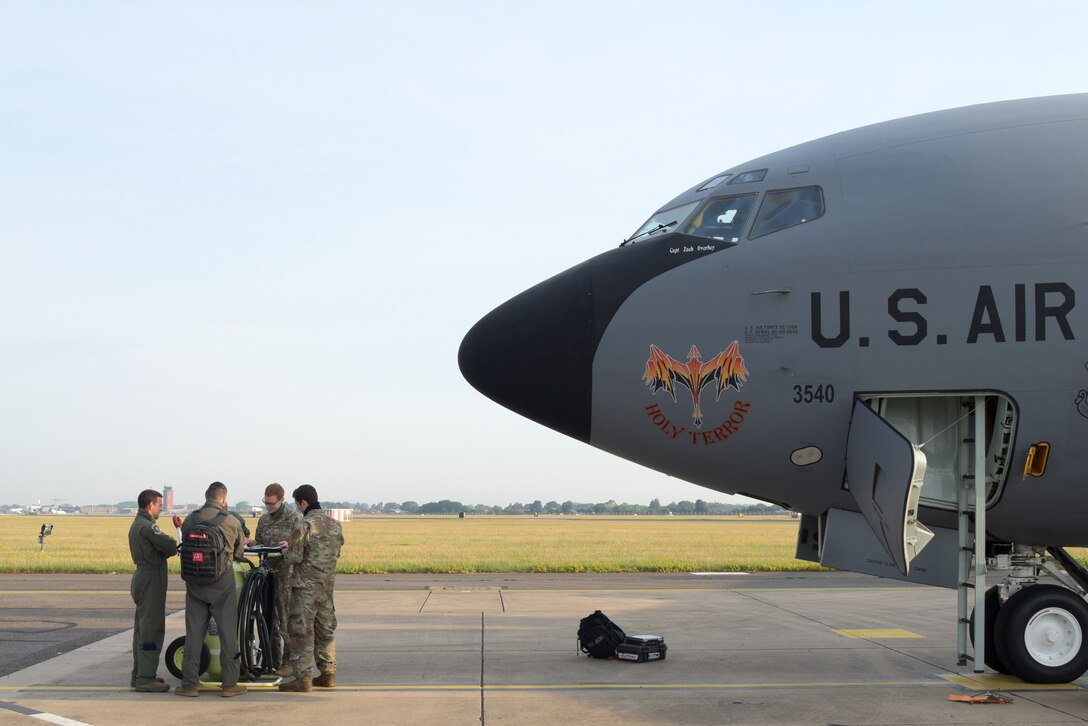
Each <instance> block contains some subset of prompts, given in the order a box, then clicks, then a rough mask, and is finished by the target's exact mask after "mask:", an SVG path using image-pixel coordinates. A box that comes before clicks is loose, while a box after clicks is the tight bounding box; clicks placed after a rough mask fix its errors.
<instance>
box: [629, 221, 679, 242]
mask: <svg viewBox="0 0 1088 726" xmlns="http://www.w3.org/2000/svg"><path fill="white" fill-rule="evenodd" d="M674 224H676V220H675V219H674V220H673V221H671V222H665V223H664V224H659V225H657V226H656V227H654V228H652V229H648V230H646V231H645V232H639V233H638V234H636V235H634V236H633V237H630V238H628V239H625V240H624V241H623V242H620V247H623V246H624V245H626V244H631V243H632V242H634V241H635V240H636V239H638V238H639V237H648V236H650V235H651V234H653V233H654V232H660V231H661V230H663V229H668V228H669V227H671V226H673V225H674Z"/></svg>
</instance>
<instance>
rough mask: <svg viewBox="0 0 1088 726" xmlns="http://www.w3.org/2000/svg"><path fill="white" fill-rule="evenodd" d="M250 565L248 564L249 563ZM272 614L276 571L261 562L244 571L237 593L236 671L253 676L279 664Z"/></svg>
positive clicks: (273, 610)
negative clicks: (238, 661)
mask: <svg viewBox="0 0 1088 726" xmlns="http://www.w3.org/2000/svg"><path fill="white" fill-rule="evenodd" d="M251 566H252V565H251ZM275 615H276V574H275V573H274V572H272V570H270V569H269V568H268V567H267V566H265V565H264V564H263V563H262V564H261V566H260V567H257V568H255V569H252V570H250V571H249V573H248V574H246V577H245V581H244V582H243V584H242V594H241V595H239V596H238V650H239V651H240V653H241V657H242V663H241V673H240V675H241V676H243V677H245V678H247V679H249V680H253V679H256V678H260V677H261V676H262V675H265V674H269V673H272V672H274V671H275V670H276V669H277V668H279V667H280V664H279V663H277V662H274V661H275V660H276V649H275V648H274V647H273V644H272V635H273V633H272V630H273V623H274V622H275Z"/></svg>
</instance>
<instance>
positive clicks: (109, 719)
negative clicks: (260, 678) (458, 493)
mask: <svg viewBox="0 0 1088 726" xmlns="http://www.w3.org/2000/svg"><path fill="white" fill-rule="evenodd" d="M128 581H129V578H128V576H125V575H99V576H94V575H86V576H80V575H40V576H32V575H5V576H0V675H2V677H0V726H8V724H13V725H14V724H32V723H35V722H38V721H42V720H44V721H47V722H50V723H56V724H68V725H72V726H78V724H94V725H107V724H148V723H164V724H165V723H193V722H197V720H198V719H203V722H204V723H238V724H277V725H281V724H285V723H291V722H292V720H294V721H298V722H305V723H323V722H324V723H340V722H366V723H373V724H410V725H411V726H419V724H427V723H444V724H447V723H448V724H481V725H483V724H602V723H603V724H612V723H616V724H947V723H1015V724H1020V725H1026V724H1072V723H1083V722H1085V721H1088V692H1086V688H1088V681H1086V680H1081V681H1077V682H1075V683H1072V684H1068V685H1061V686H1032V685H1029V684H1025V683H1022V682H1020V681H1018V680H1016V679H1013V678H1009V677H1007V676H999V675H997V674H983V675H979V674H975V673H974V672H973V666H972V665H971V664H970V663H968V664H967V665H964V666H961V665H959V664H958V662H957V660H958V659H957V654H956V593H955V592H954V591H952V590H946V589H940V588H934V587H925V586H917V585H910V584H906V583H899V582H894V581H890V580H883V579H879V578H874V577H869V576H866V575H858V574H853V573H837V572H833V573H773V574H751V575H746V574H725V573H709V574H701V575H700V574H609V575H593V574H586V575H555V574H501V575H499V574H496V575H393V576H391V575H356V576H343V575H342V576H339V577H338V579H337V589H336V608H337V618H338V621H339V625H338V628H337V631H336V644H337V658H338V668H337V672H336V682H337V685H336V687H335V688H331V689H316V688H315V689H314V691H312V692H311V693H297V694H296V693H280V692H279V691H277V690H275V689H273V688H267V687H266V688H260V689H254V690H252V691H251V692H250V693H247V694H245V695H243V696H240V697H237V698H232V699H222V698H219V697H218V693H217V690H216V689H214V688H212V687H207V688H205V689H203V690H202V691H201V693H200V697H199V698H196V699H187V698H178V697H176V696H174V695H173V694H172V693H136V692H135V691H133V690H132V689H131V688H129V687H128V681H129V674H130V671H131V664H132V655H131V644H132V631H131V629H130V628H131V620H132V615H133V606H132V601H131V599H130V597H129V593H128ZM170 588H171V589H170V595H169V598H168V607H169V609H170V611H171V614H170V615H169V616H168V618H167V635H166V638H167V643H169V642H170V641H171V640H173V639H174V638H176V637H179V636H180V635H183V634H184V613H183V612H181V608H183V604H184V586H183V583H182V582H181V581H180V580H179V579H177V578H176V577H172V579H171V585H170ZM597 609H600V610H603V611H604V612H605V613H606V614H607V615H608V616H609V617H611V618H612V620H614V621H615V622H616V623H617V624H619V625H620V626H621V627H622V628H623V629H624V630H626V631H627V633H628V634H656V635H661V636H663V637H664V639H665V642H666V643H667V645H668V653H667V658H666V659H665V660H663V661H656V662H649V663H628V662H624V661H618V660H595V659H591V658H587V657H585V656H584V655H580V654H579V652H578V648H577V639H576V637H575V633H576V631H577V628H578V621H579V620H580V619H581V618H582V617H583V616H585V615H587V614H589V613H590V612H592V611H593V610H597ZM159 675H160V676H162V677H164V678H165V679H166V681H167V682H168V683H169V684H170V685H171V686H173V685H176V684H177V679H176V678H174V677H173V676H171V675H170V674H169V673H168V672H167V670H166V668H165V666H163V667H161V668H160V671H159ZM986 693H993V694H995V695H997V696H1000V697H1003V698H1005V699H1007V700H1008V701H1009V703H1004V704H997V703H987V704H968V703H963V702H956V701H950V700H949V696H953V697H961V696H978V695H982V694H986Z"/></svg>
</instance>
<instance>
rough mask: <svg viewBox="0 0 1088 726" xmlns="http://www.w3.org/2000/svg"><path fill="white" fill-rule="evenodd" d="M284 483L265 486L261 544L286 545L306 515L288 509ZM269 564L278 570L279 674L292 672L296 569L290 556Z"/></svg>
mask: <svg viewBox="0 0 1088 726" xmlns="http://www.w3.org/2000/svg"><path fill="white" fill-rule="evenodd" d="M283 497H284V492H283V487H281V486H280V485H279V484H269V485H268V486H267V487H265V490H264V506H265V509H267V510H268V511H267V512H266V513H265V514H262V515H261V518H260V519H259V520H258V521H257V536H256V538H255V539H256V542H257V544H259V545H265V546H268V547H275V546H276V545H279V544H284V545H286V543H287V541H288V540H289V539H291V532H292V531H293V530H294V528H295V525H296V524H298V522H299V521H300V520H301V519H302V515H301V514H299V513H298V512H297V511H295V510H294V509H288V507H287V503H286V502H284V501H283ZM265 562H266V563H267V564H268V567H269V568H270V569H271V570H272V572H273V573H275V581H276V617H275V622H274V623H272V650H273V654H272V662H273V663H276V664H277V665H278V666H279V667H280V670H279V671H278V673H279V675H281V676H287V675H291V672H292V671H291V670H290V665H289V664H288V662H289V660H290V657H291V650H290V641H289V640H288V637H289V636H288V634H287V616H288V615H290V614H291V570H292V569H293V567H292V565H291V563H290V562H288V561H287V558H285V557H280V556H276V554H275V553H272V554H271V555H269V557H268V559H266V560H265Z"/></svg>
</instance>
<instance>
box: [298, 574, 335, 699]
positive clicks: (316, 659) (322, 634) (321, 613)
mask: <svg viewBox="0 0 1088 726" xmlns="http://www.w3.org/2000/svg"><path fill="white" fill-rule="evenodd" d="M332 591H333V585H332V582H331V581H330V582H329V583H328V585H327V586H326V587H319V588H314V587H295V588H292V590H291V616H290V618H289V619H288V622H287V632H288V633H290V635H291V642H290V651H291V659H290V661H289V662H290V664H291V671H292V673H293V675H294V677H295V678H309V677H310V663H311V662H313V663H315V664H316V665H317V669H318V670H319V671H321V672H322V673H335V672H336V643H335V642H334V641H333V632H334V631H335V630H336V608H335V607H334V606H333V602H332Z"/></svg>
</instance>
